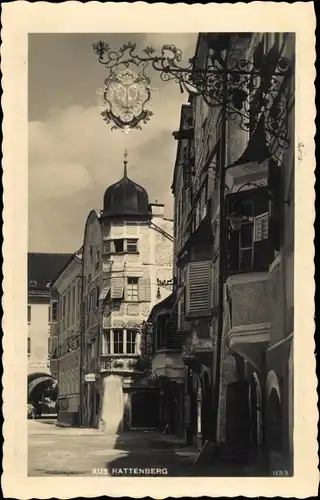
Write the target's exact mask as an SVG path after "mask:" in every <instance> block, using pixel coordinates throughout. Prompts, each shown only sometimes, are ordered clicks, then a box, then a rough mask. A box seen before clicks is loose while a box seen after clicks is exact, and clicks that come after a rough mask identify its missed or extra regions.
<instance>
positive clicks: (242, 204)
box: [227, 188, 272, 274]
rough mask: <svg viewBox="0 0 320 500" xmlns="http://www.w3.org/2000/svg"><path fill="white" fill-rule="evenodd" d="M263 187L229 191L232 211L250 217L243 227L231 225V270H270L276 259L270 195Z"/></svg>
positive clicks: (229, 245)
mask: <svg viewBox="0 0 320 500" xmlns="http://www.w3.org/2000/svg"><path fill="white" fill-rule="evenodd" d="M261 189H262V188H260V189H258V190H256V189H251V190H248V191H247V192H246V193H235V194H233V195H229V196H228V198H229V201H228V204H229V208H228V210H229V213H232V212H240V213H241V214H242V215H244V216H246V217H247V219H248V220H247V221H245V222H243V223H242V225H241V227H240V230H239V231H234V230H232V229H231V227H229V229H228V252H227V254H228V255H227V262H228V272H229V274H234V273H239V272H250V271H267V270H268V269H269V264H270V263H271V260H272V245H271V242H270V240H269V234H268V233H269V213H268V209H269V207H268V205H269V201H268V196H264V193H262V192H261Z"/></svg>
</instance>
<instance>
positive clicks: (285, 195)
mask: <svg viewBox="0 0 320 500" xmlns="http://www.w3.org/2000/svg"><path fill="white" fill-rule="evenodd" d="M217 52H219V53H223V54H224V55H227V57H228V58H229V59H228V60H229V61H231V63H230V64H232V63H235V61H238V60H239V59H249V60H254V61H255V62H256V64H259V61H260V62H261V64H262V66H260V67H264V68H266V67H269V68H271V72H272V71H273V72H274V71H275V68H276V66H277V61H279V57H280V56H284V57H287V58H289V59H290V60H291V61H292V60H293V58H294V37H293V35H291V34H280V33H265V34H263V33H259V34H253V33H244V34H241V35H232V34H229V35H214V34H201V35H200V36H199V39H198V45H197V49H196V60H197V64H198V65H199V66H200V67H201V65H205V64H208V60H210V59H208V56H213V57H216V54H217ZM264 78H265V79H268V74H267V75H264ZM261 82H262V83H261V85H262V86H261V88H262V89H263V88H264V87H263V85H266V81H265V80H264V81H263V80H261ZM285 84H286V85H287V86H288V87H289V94H290V95H289V104H288V107H289V117H288V120H289V128H288V139H289V147H288V148H283V149H282V148H281V145H280V147H278V148H277V154H274V152H273V151H274V142H276V141H280V133H281V130H282V129H281V127H282V124H281V117H280V118H279V120H280V121H279V123H278V126H279V128H280V132H279V136H278V137H275V138H273V140H272V139H270V137H268V130H266V127H265V121H267V120H268V118H269V117H268V114H266V113H262V114H261V110H260V115H259V116H260V118H259V119H256V120H255V121H254V123H255V124H256V126H255V127H253V126H252V127H251V128H250V127H249V128H248V130H247V131H244V130H242V129H241V127H239V124H238V123H236V122H235V121H234V120H231V119H230V118H228V116H224V114H223V112H222V110H221V108H219V107H214V108H212V107H209V106H207V105H206V103H205V102H204V100H203V98H202V97H201V96H199V97H192V98H190V100H189V104H188V105H185V106H183V107H182V112H181V123H180V129H179V131H178V132H177V133H175V137H176V139H177V141H178V148H177V160H176V165H175V170H174V180H173V186H172V189H173V194H174V199H175V202H174V207H175V216H174V221H175V230H174V237H175V238H174V239H175V241H174V259H175V262H174V268H175V277H176V289H177V310H178V319H177V322H178V329H182V331H183V336H182V338H183V340H182V358H183V360H184V362H185V365H186V368H187V372H186V373H187V375H186V379H187V381H186V384H185V386H186V395H185V396H184V400H185V404H184V424H185V429H186V434H187V436H189V440H190V441H191V442H194V443H198V445H199V446H201V444H202V443H203V442H204V441H205V440H206V439H209V440H213V441H216V442H218V443H219V444H220V445H225V448H229V449H232V450H233V451H234V452H236V451H237V452H239V453H240V452H241V453H245V454H246V455H247V456H248V455H250V456H251V455H252V456H254V457H256V458H257V457H260V456H261V455H262V456H263V459H266V462H267V465H268V466H269V467H270V469H274V468H277V469H280V468H281V469H283V470H286V471H291V472H292V437H293V427H292V425H293V423H292V417H291V415H292V414H293V410H292V408H293V406H292V404H293V403H292V394H293V392H292V338H293V234H294V232H293V220H294V217H293V215H294V208H293V207H294V203H293V199H294V194H293V182H294V181H293V177H294V175H293V172H294V132H293V130H294V126H293V124H294V118H293V117H294V112H293V101H294V88H293V78H290V75H288V78H287V80H286V82H285ZM282 90H283V86H281V85H279V87H278V93H279V96H280V94H281V92H282ZM274 102H275V106H276V105H277V103H278V102H279V100H277V99H275V101H274ZM275 106H274V107H275ZM239 109H240V110H241V106H240V108H239ZM250 109H251V112H252V113H258V112H259V109H258V108H257V107H256V104H255V103H254V102H253V103H252V104H251V108H250ZM268 112H269V113H273V112H275V109H273V107H271V108H270V109H269V111H268ZM223 121H224V122H223ZM222 122H223V123H222ZM284 128H285V127H284ZM239 212H240V214H241V218H240V223H239V217H240V216H239ZM235 215H237V218H235ZM179 290H181V292H180V293H179ZM261 450H262V452H263V453H261Z"/></svg>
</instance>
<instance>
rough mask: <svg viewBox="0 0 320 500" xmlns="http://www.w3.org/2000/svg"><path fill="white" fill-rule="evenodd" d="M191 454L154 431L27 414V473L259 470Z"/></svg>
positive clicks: (201, 473) (236, 472) (245, 472)
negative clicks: (101, 427)
mask: <svg viewBox="0 0 320 500" xmlns="http://www.w3.org/2000/svg"><path fill="white" fill-rule="evenodd" d="M196 456H197V453H196V451H195V450H194V449H191V448H187V447H184V446H181V444H180V443H179V442H178V441H176V440H174V439H172V440H170V438H169V439H168V438H164V437H163V436H162V434H160V433H157V432H144V431H140V432H138V431H136V432H126V433H123V434H121V435H108V434H104V433H102V432H100V431H98V430H96V429H86V428H70V427H57V426H56V421H55V420H49V419H48V420H28V475H29V476H36V477H39V476H55V475H56V476H93V477H95V476H101V475H103V476H117V477H120V476H121V477H122V476H125V475H127V476H130V477H132V476H136V477H138V476H140V477H141V475H143V476H154V477H162V476H169V477H170V476H171V477H186V476H189V477H190V476H197V477H199V476H202V477H205V476H206V477H222V476H224V477H232V476H233V477H235V476H238V477H243V476H263V475H264V473H263V472H262V470H261V469H259V468H257V467H256V466H253V467H252V466H248V465H245V464H238V465H237V466H235V465H234V464H233V465H231V464H226V463H221V462H215V463H211V464H209V465H207V466H204V465H195V464H194V461H195V458H196ZM134 469H135V470H134ZM137 469H138V470H137ZM141 469H142V471H141Z"/></svg>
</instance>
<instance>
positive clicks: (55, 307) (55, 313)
mask: <svg viewBox="0 0 320 500" xmlns="http://www.w3.org/2000/svg"><path fill="white" fill-rule="evenodd" d="M51 321H58V302H57V301H56V300H55V301H53V302H51Z"/></svg>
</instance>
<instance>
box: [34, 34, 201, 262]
mask: <svg viewBox="0 0 320 500" xmlns="http://www.w3.org/2000/svg"><path fill="white" fill-rule="evenodd" d="M196 39H197V34H195V33H193V34H169V33H166V34H154V33H153V34H141V35H140V34H115V33H113V34H105V33H104V34H99V33H98V34H97V33H93V34H87V33H86V34H31V35H29V61H28V100H29V102H28V120H29V127H28V136H29V138H28V141H29V152H28V172H29V207H28V211H29V251H30V252H74V251H76V250H77V249H78V248H79V247H80V246H81V245H82V240H83V231H84V225H85V222H86V219H87V216H88V214H89V212H90V210H91V209H93V208H102V199H103V194H104V191H105V189H106V188H107V187H108V186H109V185H110V184H112V183H114V182H116V181H117V180H119V179H120V178H121V177H122V173H123V158H124V150H125V149H127V150H128V175H129V177H130V178H131V179H132V180H134V181H135V182H137V183H138V184H141V185H142V186H143V187H144V188H145V189H146V190H147V191H148V194H149V201H150V202H154V201H155V200H156V199H158V200H159V202H161V203H165V205H166V208H165V215H166V216H167V217H170V216H172V193H171V182H172V175H173V167H174V162H175V155H176V147H177V143H176V141H175V140H174V139H173V137H172V132H173V131H174V130H177V128H178V127H179V120H180V109H181V104H183V103H185V102H187V98H188V96H187V95H186V94H182V95H181V93H180V90H179V86H178V85H176V84H175V83H173V82H166V83H164V82H162V81H161V80H160V78H159V75H158V74H157V73H155V72H154V71H153V70H152V69H150V70H148V71H147V74H148V76H149V77H151V86H153V87H156V88H158V92H157V93H156V94H154V97H153V102H152V105H151V107H149V106H148V109H150V110H152V111H153V113H154V115H153V116H152V117H151V119H150V121H149V122H148V123H147V124H146V125H143V129H142V131H132V132H131V133H130V134H129V135H127V136H126V135H124V134H123V133H122V132H121V131H119V130H118V131H111V125H110V124H109V125H108V124H106V123H105V122H104V121H103V119H102V117H101V116H100V113H101V111H102V109H101V107H100V106H99V103H98V97H97V90H98V89H99V88H101V87H103V82H104V79H105V78H106V76H107V70H106V69H105V68H104V67H103V66H102V65H101V64H99V63H98V61H97V59H96V56H95V54H94V52H93V50H92V44H93V43H95V42H97V41H99V40H103V41H105V42H107V43H108V44H109V45H110V46H111V47H113V48H115V49H118V48H119V47H120V46H121V45H122V44H123V43H126V42H128V41H133V42H136V43H137V48H145V47H146V46H148V45H151V46H153V47H154V48H155V49H159V48H160V47H161V46H162V45H163V44H168V43H172V44H175V45H176V46H177V47H179V48H180V49H181V50H182V52H183V59H186V60H187V59H188V58H189V57H192V56H193V55H194V51H195V44H196Z"/></svg>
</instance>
